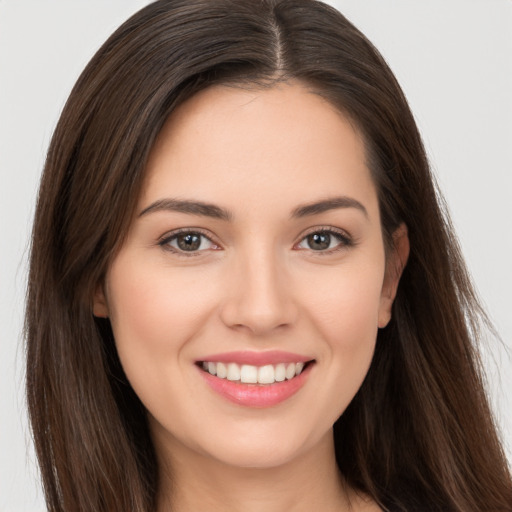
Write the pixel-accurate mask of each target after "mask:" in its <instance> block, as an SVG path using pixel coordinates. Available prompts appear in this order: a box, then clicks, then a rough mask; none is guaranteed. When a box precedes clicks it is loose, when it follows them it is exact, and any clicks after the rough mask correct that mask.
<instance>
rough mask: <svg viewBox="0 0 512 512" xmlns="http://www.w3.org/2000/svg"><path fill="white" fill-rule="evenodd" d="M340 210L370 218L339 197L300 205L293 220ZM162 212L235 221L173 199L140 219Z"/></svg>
mask: <svg viewBox="0 0 512 512" xmlns="http://www.w3.org/2000/svg"><path fill="white" fill-rule="evenodd" d="M338 208H355V209H357V210H359V211H361V212H362V213H363V214H364V215H365V217H368V211H367V210H366V208H365V207H364V206H363V205H362V204H361V203H360V202H359V201H357V200H356V199H354V198H352V197H347V196H339V197H331V198H328V199H323V200H321V201H315V202H313V203H308V204H303V205H300V206H298V207H297V208H295V209H294V210H293V211H292V213H291V218H292V219H293V218H303V217H308V216H310V215H318V214H320V213H324V212H327V211H329V210H336V209H338ZM160 211H173V212H179V213H188V214H191V215H200V216H202V217H211V218H214V219H220V220H225V221H231V220H233V214H232V213H231V212H230V211H228V210H226V209H224V208H221V207H220V206H217V205H215V204H211V203H204V202H202V201H191V200H188V199H172V198H166V199H159V200H158V201H155V202H154V203H151V204H150V205H149V206H148V207H146V208H144V210H142V211H141V212H140V213H139V217H142V216H144V215H147V214H149V213H154V212H160Z"/></svg>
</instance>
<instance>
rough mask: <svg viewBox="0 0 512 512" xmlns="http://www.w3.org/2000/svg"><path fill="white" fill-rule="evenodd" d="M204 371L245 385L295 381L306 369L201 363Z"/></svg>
mask: <svg viewBox="0 0 512 512" xmlns="http://www.w3.org/2000/svg"><path fill="white" fill-rule="evenodd" d="M201 366H202V368H203V370H205V371H207V372H208V373H210V374H211V375H216V376H217V377H219V378H220V379H227V380H232V381H240V382H243V383H244V384H274V382H283V381H284V380H290V379H293V378H294V377H295V376H297V375H300V374H301V372H302V370H303V369H304V363H279V364H276V365H272V364H267V365H265V366H253V365H250V364H243V365H242V366H240V365H238V364H236V363H212V362H210V361H204V362H203V363H201Z"/></svg>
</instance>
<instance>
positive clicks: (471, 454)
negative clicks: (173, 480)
mask: <svg viewBox="0 0 512 512" xmlns="http://www.w3.org/2000/svg"><path fill="white" fill-rule="evenodd" d="M289 79H295V80H299V81H302V82H303V83H306V84H308V86H309V87H311V88H313V90H315V91H316V92H317V93H318V94H320V95H322V96H324V97H325V98H327V99H328V100H329V101H330V102H332V103H333V104H334V105H336V106H337V107H338V108H339V109H340V110H341V111H343V112H344V113H345V114H346V115H347V116H349V117H350V118H351V119H352V120H353V122H354V123H355V124H356V125H357V126H358V128H359V129H360V131H361V132H362V133H363V134H364V138H365V142H366V149H367V154H368V163H369V166H370V169H371V172H372V175H373V177H374V180H375V183H376V185H377V189H378V195H379V202H380V209H381V218H382V229H383V233H384V236H385V239H386V240H387V243H388V244H391V243H392V240H391V233H392V232H393V230H394V228H395V227H396V226H398V225H399V223H401V222H404V223H405V224H406V225H407V227H408V231H409V237H410V244H411V253H410V257H409V261H408V264H407V266H406V268H405V271H404V273H403V277H402V279H401V283H400V287H399V290H398V295H397V298H396V301H395V304H394V312H393V319H392V320H391V322H390V323H389V325H388V326H387V327H386V328H384V329H381V330H380V331H379V334H378V339H377V347H376V352H375V356H374V360H373V362H372V365H371V368H370V370H369V373H368V375H367V377H366V380H365V381H364V383H363V385H362V387H361V389H360V390H359V392H358V393H357V395H356V396H355V398H354V399H353V401H352V403H351V404H350V405H349V407H348V408H347V410H346V411H345V412H344V414H343V415H342V416H341V418H340V419H339V420H338V421H337V422H336V424H335V425H334V436H335V446H336V457H337V461H338V465H339V468H340V470H341V472H342V473H343V475H344V476H345V478H346V479H347V481H348V482H349V483H350V484H351V485H353V486H355V487H356V488H358V489H360V490H361V491H363V492H365V493H367V494H369V495H370V496H372V497H373V498H374V499H375V500H376V501H377V502H378V503H379V504H380V505H381V507H383V508H384V510H388V511H415V512H416V511H429V512H434V511H443V512H444V511H457V512H470V511H471V512H472V511H475V512H476V511H482V510H491V511H498V510H509V509H510V507H511V504H512V484H511V477H510V472H509V468H508V466H507V461H506V459H505V457H504V454H503V451H502V448H501V446H500V443H499V439H498V437H497V434H496V429H495V425H494V423H493V420H492V414H491V412H490V409H489V405H488V402H487V398H486V395H485V392H484V386H483V382H482V373H481V369H480V363H479V358H478V353H477V350H476V348H475V343H476V341H477V339H478V327H479V324H480V320H481V319H482V318H483V319H485V315H484V314H483V312H482V310H481V308H480V306H479V304H478V302H477V300H476V297H475V294H474V292H473V289H472V287H471V283H470V279H469V277H468V275H467V272H466V269H465V267H464V263H463V261H462V258H461V256H460V253H459V248H458V246H457V244H456V242H455V241H454V237H453V234H452V228H451V226H450V224H449V221H448V220H447V215H446V213H445V211H444V207H443V203H442V200H441V199H440V195H439V193H438V192H437V190H436V187H435V184H434V182H433V178H432V176H431V174H430V171H429V166H428V162H427V159H426V156H425V151H424V148H423V146H422V142H421V139H420V136H419V133H418V130H417V128H416V125H415V122H414V120H413V117H412V115H411V112H410V110H409V107H408V105H407V102H406V99H405V97H404V95H403V93H402V91H401V89H400V87H399V86H398V84H397V82H396V80H395V78H394V76H393V74H392V73H391V71H390V70H389V68H388V67H387V65H386V63H385V62H384V60H383V59H382V57H381V56H380V55H379V53H378V52H377V50H376V49H375V48H374V47H373V46H372V44H371V43H370V42H369V41H368V40H367V39H366V38H365V37H364V36H363V35H362V34H361V33H360V32H359V31H358V30H357V29H356V28H355V27H354V26H353V25H351V24H350V23H349V22H348V21H347V20H346V19H345V18H344V17H343V16H342V15H341V14H340V13H339V12H337V11H336V10H334V9H332V8H330V7H328V6H326V5H324V4H322V3H320V2H316V1H314V0H282V1H280V0H215V1H209V0H160V1H157V2H154V3H152V4H151V5H149V6H148V7H146V8H144V9H142V10H141V11H139V12H138V13H137V14H135V15H134V16H133V17H132V18H130V19H129V20H128V21H127V22H126V23H124V24H123V25H122V26H121V27H120V28H119V29H118V30H117V31H116V32H115V33H114V34H113V35H112V36H111V37H110V39H109V40H108V41H107V42H106V43H105V44H104V45H103V46H102V48H101V49H100V50H99V51H98V52H97V54H96V55H95V56H94V58H93V59H92V60H91V62H90V63H89V65H88V66H87V67H86V69H85V70H84V72H83V73H82V75H81V77H80V78H79V80H78V82H77V84H76V85H75V87H74V89H73V91H72V93H71V95H70V97H69V100H68V102H67V104H66V106H65V108H64V110H63V112H62V116H61V118H60V121H59V123H58V125H57V128H56V130H55V133H54V136H53V139H52V142H51V145H50V148H49V151H48V156H47V161H46V165H45V169H44V173H43V177H42V181H41V186H40V192H39V199H38V203H37V211H36V215H35V223H34V229H33V238H32V250H31V261H30V275H29V284H28V301H27V311H26V338H27V397H28V406H29V413H30V419H31V422H32V430H33V435H34V441H35V446H36V450H37V454H38V458H39V463H40V467H41V472H42V478H43V484H44V490H45V494H46V500H47V504H48V509H49V510H50V511H51V512H57V511H61V512H62V511H66V512H85V511H88V512H91V511H94V512H99V511H109V512H112V511H122V512H126V511H129V510H131V511H137V512H142V511H146V512H149V511H151V510H153V509H154V506H155V497H156V494H157V491H158V489H157V482H158V467H157V464H156V457H155V453H154V450H153V446H152V443H151V439H150V436H149V432H148V427H147V423H146V416H145V410H144V407H143V406H142V404H141V403H140V401H139V399H138V398H137V396H136V395H135V393H134V392H133V390H132V389H131V387H130V385H129V383H128V382H127V379H126V377H125V375H124V373H123V369H122V367H121V365H120V363H119V359H118V357H117V353H116V349H115V344H114V340H113V336H112V331H111V329H110V325H109V322H108V320H106V319H98V318H94V317H93V314H92V297H93V293H94V290H95V289H96V287H97V285H98V283H101V281H102V279H103V277H104V275H105V273H106V271H107V268H108V266H109V263H110V262H111V261H112V258H113V257H114V256H115V255H116V251H117V250H118V248H119V247H120V245H121V244H122V242H123V236H124V235H125V233H126V232H127V227H128V224H129V223H130V220H131V218H132V214H133V211H134V206H135V204H136V202H137V199H138V196H139V192H140V189H141V183H142V180H143V178H144V169H145V164H146V160H147V157H148V153H149V151H150V150H151V147H152V145H153V143H154V141H155V138H156V136H157V134H158V133H159V130H160V129H161V127H162V125H163V123H164V121H165V120H166V118H167V117H168V116H169V115H170V114H171V115H172V112H173V110H174V109H175V108H176V106H177V105H179V104H180V103H182V102H183V101H184V100H185V99H187V98H189V97H190V96H191V95H193V94H195V93H196V92H198V91H199V90H201V89H204V88H206V87H209V86H211V85H213V84H222V83H224V84H225V83H233V84H239V85H240V84H242V85H243V84H246V85H247V84H250V85H251V86H256V87H268V86H271V85H272V84H273V83H275V81H276V80H289Z"/></svg>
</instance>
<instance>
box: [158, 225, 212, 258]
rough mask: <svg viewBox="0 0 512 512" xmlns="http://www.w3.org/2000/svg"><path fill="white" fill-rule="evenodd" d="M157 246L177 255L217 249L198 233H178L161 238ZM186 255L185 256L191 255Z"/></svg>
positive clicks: (209, 240) (210, 241) (208, 239)
mask: <svg viewBox="0 0 512 512" xmlns="http://www.w3.org/2000/svg"><path fill="white" fill-rule="evenodd" d="M159 245H160V246H161V247H163V248H164V249H166V250H169V251H172V252H177V253H191V254H193V253H198V252H201V251H206V250H209V249H218V248H219V246H218V245H216V244H215V243H214V242H212V240H211V239H210V238H208V237H207V236H206V235H204V234H203V233H201V232H199V231H193V230H191V231H179V232H177V233H173V234H170V235H168V236H166V237H165V238H163V239H162V240H161V241H160V242H159ZM191 254H187V255H191Z"/></svg>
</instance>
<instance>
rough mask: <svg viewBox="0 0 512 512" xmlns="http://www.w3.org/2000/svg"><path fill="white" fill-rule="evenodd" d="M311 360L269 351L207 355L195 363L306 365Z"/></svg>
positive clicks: (278, 351) (280, 351) (286, 353)
mask: <svg viewBox="0 0 512 512" xmlns="http://www.w3.org/2000/svg"><path fill="white" fill-rule="evenodd" d="M312 360H313V358H312V357H309V356H304V355H300V354H294V353H292V352H284V351H282V350H269V351H264V352H258V351H249V350H244V351H237V352H223V353H221V354H212V355H208V356H205V357H204V358H201V359H198V361H197V362H204V361H208V362H211V363H237V364H239V365H242V364H249V365H253V366H265V365H267V364H279V363H306V362H308V361H312Z"/></svg>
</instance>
